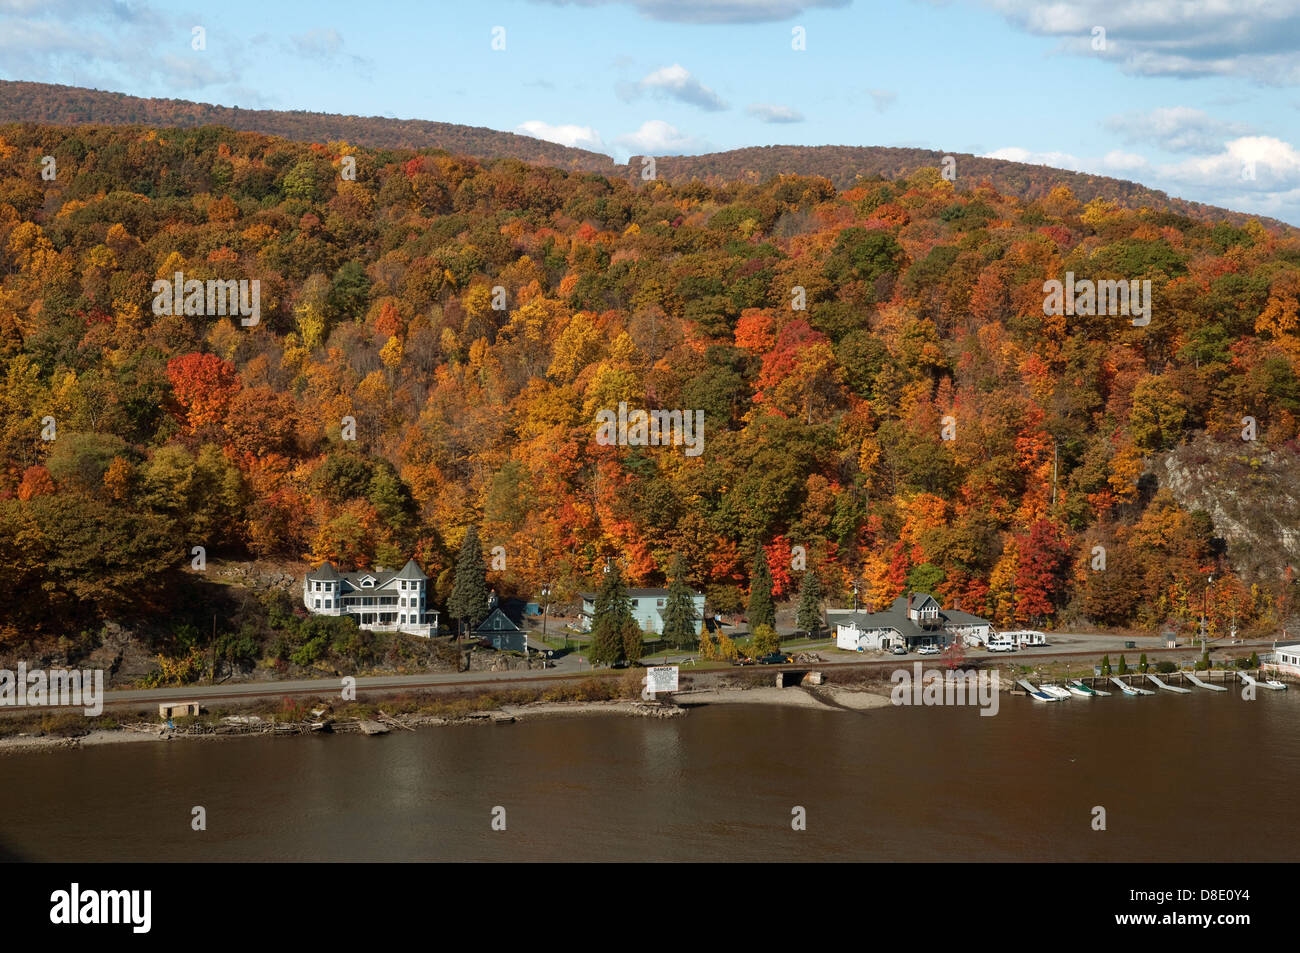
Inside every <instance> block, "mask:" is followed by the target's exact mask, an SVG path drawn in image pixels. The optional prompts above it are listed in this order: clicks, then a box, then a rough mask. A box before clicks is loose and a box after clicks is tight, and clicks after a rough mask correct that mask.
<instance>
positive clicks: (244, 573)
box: [217, 563, 302, 592]
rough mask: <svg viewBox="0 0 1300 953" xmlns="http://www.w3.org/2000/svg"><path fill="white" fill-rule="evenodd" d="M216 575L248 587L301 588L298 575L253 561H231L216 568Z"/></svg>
mask: <svg viewBox="0 0 1300 953" xmlns="http://www.w3.org/2000/svg"><path fill="white" fill-rule="evenodd" d="M217 575H218V576H220V577H222V578H223V579H228V580H230V581H231V582H233V583H235V584H236V585H240V586H244V587H246V588H248V589H256V590H268V589H283V590H285V591H286V592H292V591H294V590H295V589H301V588H302V581H301V578H300V577H298V576H295V575H293V574H292V573H287V572H280V571H278V570H275V569H267V568H265V567H263V566H259V565H256V564H253V563H231V564H229V565H225V566H222V567H220V568H219V569H217Z"/></svg>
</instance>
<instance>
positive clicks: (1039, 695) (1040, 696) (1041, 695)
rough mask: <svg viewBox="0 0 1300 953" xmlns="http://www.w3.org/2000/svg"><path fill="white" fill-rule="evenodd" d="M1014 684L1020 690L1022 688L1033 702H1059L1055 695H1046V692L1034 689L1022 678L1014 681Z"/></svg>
mask: <svg viewBox="0 0 1300 953" xmlns="http://www.w3.org/2000/svg"><path fill="white" fill-rule="evenodd" d="M1016 684H1017V685H1019V686H1020V687H1021V688H1023V689H1024V690H1025V691H1026V692H1028V693H1029V694H1030V696H1032V697H1033V699H1034V700H1035V701H1040V702H1059V701H1060V700H1061V699H1059V698H1057V697H1056V696H1055V695H1049V694H1047V692H1045V691H1042V690H1041V689H1037V688H1035V687H1034V686H1033V685H1030V684H1029V682H1028V681H1027V680H1026V679H1023V678H1020V679H1016Z"/></svg>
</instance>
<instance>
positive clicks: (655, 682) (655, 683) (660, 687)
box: [645, 665, 677, 693]
mask: <svg viewBox="0 0 1300 953" xmlns="http://www.w3.org/2000/svg"><path fill="white" fill-rule="evenodd" d="M645 678H646V690H647V691H649V692H652V693H653V692H675V691H677V666H676V665H655V666H654V667H652V668H648V669H646V676H645Z"/></svg>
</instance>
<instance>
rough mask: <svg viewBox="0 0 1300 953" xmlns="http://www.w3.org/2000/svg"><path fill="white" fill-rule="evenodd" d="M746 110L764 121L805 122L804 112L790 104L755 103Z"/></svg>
mask: <svg viewBox="0 0 1300 953" xmlns="http://www.w3.org/2000/svg"><path fill="white" fill-rule="evenodd" d="M745 111H746V112H747V113H749V114H750V115H751V116H753V117H754V118H756V119H758V120H760V121H762V122H803V113H801V112H799V110H797V109H792V108H790V107H789V106H777V105H775V104H772V103H753V104H752V105H750V106H749V108H748V109H746V110H745Z"/></svg>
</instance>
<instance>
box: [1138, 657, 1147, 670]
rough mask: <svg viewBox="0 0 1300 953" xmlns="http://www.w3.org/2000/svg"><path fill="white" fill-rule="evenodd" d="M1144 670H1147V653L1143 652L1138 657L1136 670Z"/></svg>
mask: <svg viewBox="0 0 1300 953" xmlns="http://www.w3.org/2000/svg"><path fill="white" fill-rule="evenodd" d="M1146 670H1147V653H1146V652H1143V653H1142V657H1141V658H1139V659H1138V671H1139V672H1145V671H1146Z"/></svg>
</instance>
